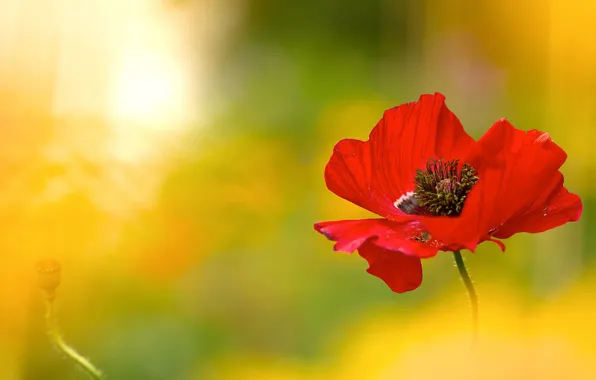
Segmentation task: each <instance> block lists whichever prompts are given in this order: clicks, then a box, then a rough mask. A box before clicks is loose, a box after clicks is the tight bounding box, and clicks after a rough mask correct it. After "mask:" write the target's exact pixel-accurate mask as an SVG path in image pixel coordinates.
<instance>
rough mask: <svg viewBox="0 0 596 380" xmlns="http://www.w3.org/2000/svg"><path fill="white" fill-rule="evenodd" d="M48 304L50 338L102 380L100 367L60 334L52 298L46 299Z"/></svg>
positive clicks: (47, 316) (47, 318) (75, 360)
mask: <svg viewBox="0 0 596 380" xmlns="http://www.w3.org/2000/svg"><path fill="white" fill-rule="evenodd" d="M45 304H46V314H45V317H46V325H47V329H48V336H49V337H50V340H51V341H52V343H54V345H55V346H56V348H58V349H59V350H60V351H61V352H63V353H64V354H65V355H66V356H68V357H69V358H70V359H71V360H73V361H74V362H76V363H77V364H78V365H80V366H81V367H82V368H83V369H84V370H85V372H87V373H88V374H89V375H90V376H91V377H92V378H94V379H95V380H102V379H103V377H102V374H101V371H100V370H99V369H97V368H96V367H95V366H94V365H93V364H92V363H91V361H90V360H89V359H87V358H86V357H84V356H82V355H81V354H79V353H78V352H77V351H76V350H75V349H74V348H72V347H71V346H69V345H68V344H67V343H66V342H65V341H64V338H63V337H62V334H60V329H59V328H58V323H57V321H56V312H55V310H54V302H52V300H51V299H46V300H45Z"/></svg>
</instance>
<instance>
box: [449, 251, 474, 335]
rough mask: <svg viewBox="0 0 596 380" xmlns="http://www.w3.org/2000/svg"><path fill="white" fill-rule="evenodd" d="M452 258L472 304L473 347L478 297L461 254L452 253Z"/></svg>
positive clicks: (457, 252)
mask: <svg viewBox="0 0 596 380" xmlns="http://www.w3.org/2000/svg"><path fill="white" fill-rule="evenodd" d="M453 257H454V258H455V264H456V265H457V270H459V274H460V276H461V279H462V280H463V281H464V285H466V289H468V295H469V296H470V303H471V304H472V345H473V346H474V345H476V341H477V340H478V296H477V295H476V290H475V289H474V284H472V280H471V279H470V275H469V274H468V271H467V270H466V265H465V264H464V259H463V257H462V256H461V252H460V251H455V252H453Z"/></svg>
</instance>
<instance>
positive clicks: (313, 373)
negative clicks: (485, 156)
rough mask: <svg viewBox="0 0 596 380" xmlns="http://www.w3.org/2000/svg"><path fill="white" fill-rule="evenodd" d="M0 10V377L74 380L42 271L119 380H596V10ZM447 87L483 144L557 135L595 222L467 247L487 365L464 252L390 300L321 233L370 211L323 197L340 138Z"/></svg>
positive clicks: (569, 182)
mask: <svg viewBox="0 0 596 380" xmlns="http://www.w3.org/2000/svg"><path fill="white" fill-rule="evenodd" d="M0 5H1V6H2V12H0V155H1V159H0V175H1V178H2V186H1V187H0V215H2V218H1V219H0V226H1V228H2V234H1V236H2V239H0V251H1V252H2V264H1V265H0V378H1V379H7V380H29V379H31V380H33V379H40V378H47V379H65V380H70V379H79V378H84V376H85V375H84V374H83V373H82V372H81V371H78V370H77V368H76V367H75V366H74V365H73V364H71V363H70V362H69V361H67V360H65V358H63V357H62V355H61V354H60V353H58V352H57V351H56V350H54V349H53V348H52V346H51V345H50V344H49V342H48V340H47V337H46V336H45V331H44V329H45V327H44V324H43V322H44V321H43V304H42V295H41V293H40V291H39V289H37V284H36V280H37V279H36V273H35V270H34V265H35V263H36V262H37V261H38V260H40V259H42V258H46V257H52V258H54V259H57V260H59V261H60V262H61V264H62V273H63V278H62V284H61V285H60V288H59V289H58V298H57V300H56V303H57V307H58V313H59V320H60V324H61V328H62V330H63V332H64V335H65V337H66V338H67V340H68V341H69V342H71V343H72V344H73V345H74V346H75V347H77V348H78V349H79V350H80V351H81V352H82V353H83V354H84V355H85V356H88V357H89V358H91V359H92V361H93V362H95V363H96V364H97V365H98V366H99V367H101V368H102V369H103V371H104V372H105V373H106V374H107V376H108V378H110V379H126V380H134V379H143V380H152V379H156V380H158V379H165V380H177V379H180V380H194V379H213V380H219V379H221V380H232V379H247V380H273V379H279V380H286V379H287V380H293V379H313V380H319V379H331V380H333V379H342V380H345V379H347V380H350V379H372V380H377V379H378V380H387V379H533V378H536V379H566V378H572V379H594V378H596V370H594V366H593V364H592V363H594V362H595V361H596V349H595V348H594V347H593V342H594V341H595V340H596V332H595V331H596V330H595V329H594V328H593V326H592V320H594V318H595V317H596V303H595V302H594V294H595V293H596V260H595V259H596V255H595V252H596V251H595V244H596V240H594V238H593V236H595V235H594V232H595V231H596V222H595V221H594V220H592V216H593V214H594V208H595V204H596V203H594V200H595V199H596V198H595V196H594V194H595V193H594V192H595V191H596V188H595V182H594V181H593V180H592V178H594V173H595V170H596V160H595V159H594V158H593V153H594V149H593V146H594V141H596V132H595V131H596V92H595V91H594V88H595V85H596V71H595V70H594V67H596V45H595V44H594V43H593V41H594V40H595V38H596V32H595V31H594V28H593V26H592V23H593V20H594V19H596V3H594V2H592V1H576V2H572V3H569V2H563V1H561V0H544V1H527V2H524V3H519V2H514V1H510V0H508V1H501V2H475V1H465V0H447V1H444V2H441V3H439V2H434V1H430V0H424V1H416V0H403V1H386V0H371V1H369V2H362V1H355V0H343V1H340V0H329V1H325V2H319V1H315V0H305V1H302V2H295V3H294V2H279V1H275V0H258V1H257V0H229V1H212V0H134V1H116V0H103V1H99V0H77V1H75V0H46V1H42V0H0ZM435 91H438V92H441V93H443V94H445V95H446V97H447V104H448V106H449V107H450V108H451V110H453V111H454V112H455V113H456V115H458V117H459V118H460V119H461V121H462V123H463V125H464V127H465V128H466V130H467V131H468V132H469V133H470V134H471V135H472V136H473V137H475V138H478V137H480V136H481V135H482V134H483V133H484V131H486V130H487V129H488V128H489V127H490V125H491V124H492V123H493V122H494V121H495V120H497V119H499V118H501V117H507V118H508V119H509V120H510V121H511V122H512V123H513V124H514V125H515V126H517V127H518V128H521V129H524V130H527V129H540V130H544V131H547V132H548V133H549V135H550V136H551V137H552V138H553V139H554V141H555V142H556V143H558V144H559V145H560V146H561V147H562V148H563V149H564V150H565V151H566V152H567V153H568V160H567V162H566V163H565V165H564V166H563V168H562V172H563V174H564V175H565V183H566V186H567V187H568V188H569V189H570V191H572V192H575V193H578V194H579V195H580V196H581V197H582V200H583V203H584V214H583V216H582V220H581V221H580V222H578V223H572V224H569V225H565V226H563V227H561V228H558V229H556V230H553V231H548V232H545V233H543V234H538V235H527V234H524V235H519V236H518V235H516V236H514V237H512V238H510V239H508V241H506V242H505V243H506V245H507V251H506V252H504V253H502V252H501V251H500V250H499V249H498V247H497V246H496V245H492V244H485V245H482V246H481V247H480V248H479V250H478V251H477V253H476V254H473V255H472V254H470V253H469V252H465V253H464V255H465V257H466V260H467V261H466V262H467V264H468V266H469V268H470V270H471V273H472V277H473V279H474V281H475V284H476V286H477V288H478V292H479V296H480V335H479V341H478V346H477V347H476V348H475V349H471V347H470V339H471V325H470V321H471V310H470V307H469V301H468V299H467V296H466V293H465V289H464V287H463V285H462V284H461V281H460V280H459V279H458V275H457V271H456V269H455V268H454V265H453V262H452V257H451V256H450V254H448V253H440V254H439V255H438V256H437V257H436V258H433V259H430V260H425V261H424V263H423V265H424V282H423V285H422V286H421V287H420V288H419V289H417V290H416V291H414V292H411V293H408V294H403V295H398V294H394V293H392V292H391V291H390V290H389V289H388V288H387V287H386V285H385V284H383V283H382V282H381V281H380V280H378V279H377V278H375V277H373V276H370V275H368V274H367V273H366V272H365V269H366V262H365V261H364V260H362V259H361V258H359V257H357V255H352V256H349V255H344V254H341V253H335V252H333V251H332V243H331V242H329V241H327V240H326V239H325V238H324V237H323V236H321V235H319V234H317V233H316V232H315V231H314V230H313V227H312V226H313V223H314V222H317V221H322V220H337V219H358V218H366V217H370V215H371V214H370V213H369V212H368V211H366V210H362V209H360V208H358V207H356V206H354V205H352V204H350V203H348V202H346V201H344V200H343V199H340V198H338V197H337V196H335V195H334V194H332V193H330V192H329V191H328V190H327V188H326V187H325V183H324V179H323V170H324V166H325V164H326V162H327V160H328V159H329V156H330V154H331V152H332V148H333V146H334V144H335V143H336V142H337V141H339V140H340V139H343V138H357V139H366V137H367V136H368V133H369V132H370V130H371V129H372V127H373V126H374V125H375V124H376V122H377V121H378V120H379V118H380V117H381V116H382V113H383V111H384V110H385V109H388V108H390V107H393V106H395V105H398V104H401V103H404V102H409V101H413V100H416V99H417V98H418V97H419V95H420V94H422V93H428V92H435ZM536 165H540V163H538V162H537V163H536ZM536 186H540V184H536ZM490 208H491V205H486V210H484V211H483V212H490Z"/></svg>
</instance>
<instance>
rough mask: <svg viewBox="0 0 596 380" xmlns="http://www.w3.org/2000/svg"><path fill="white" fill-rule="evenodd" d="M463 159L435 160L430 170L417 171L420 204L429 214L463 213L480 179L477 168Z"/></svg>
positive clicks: (450, 214) (429, 167) (431, 162)
mask: <svg viewBox="0 0 596 380" xmlns="http://www.w3.org/2000/svg"><path fill="white" fill-rule="evenodd" d="M458 165H459V160H449V161H447V160H442V159H441V160H435V159H431V160H429V161H428V163H427V164H426V170H417V171H416V177H415V179H414V182H415V184H416V187H415V189H414V194H415V195H416V199H417V200H418V204H419V205H420V206H421V207H423V208H424V209H425V210H426V211H427V212H428V213H429V214H431V215H437V216H457V215H459V214H460V213H461V210H462V208H463V206H464V201H465V200H466V196H467V195H468V193H469V192H470V190H472V187H473V186H474V185H475V184H476V182H478V176H476V170H475V169H474V168H473V167H471V166H470V165H469V164H463V165H462V167H461V170H458Z"/></svg>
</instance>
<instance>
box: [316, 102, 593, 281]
mask: <svg viewBox="0 0 596 380" xmlns="http://www.w3.org/2000/svg"><path fill="white" fill-rule="evenodd" d="M566 158H567V155H566V153H565V152H564V151H563V150H562V149H561V148H560V147H559V146H557V145H556V144H555V143H554V142H553V141H552V139H551V138H550V137H549V135H548V133H543V132H540V131H537V130H531V131H528V132H524V131H521V130H519V129H516V128H514V127H513V126H512V125H511V124H510V123H509V122H508V121H507V120H506V119H501V120H498V121H497V122H496V123H495V124H494V125H493V126H492V127H491V128H490V129H489V130H488V131H487V132H486V133H485V134H484V136H482V138H481V139H480V140H478V141H475V140H474V139H472V138H471V137H470V136H468V134H467V133H466V132H465V131H464V129H463V127H462V125H461V123H460V121H459V120H458V119H457V117H456V116H455V115H454V114H453V113H452V112H451V111H450V110H449V109H448V108H447V107H446V106H445V97H444V96H443V95H441V94H438V93H435V94H434V95H422V96H421V97H420V99H419V100H418V101H417V102H413V103H408V104H404V105H401V106H398V107H395V108H392V109H390V110H387V111H385V114H384V115H383V118H382V119H381V120H380V121H379V123H378V124H377V125H376V126H375V127H374V128H373V130H372V132H371V133H370V136H369V139H368V141H359V140H351V139H345V140H341V141H340V142H339V143H337V145H336V146H335V148H334V150H333V155H332V156H331V159H330V160H329V163H328V164H327V166H326V168H325V181H326V183H327V187H328V188H329V190H331V191H332V192H334V193H335V194H337V195H338V196H340V197H342V198H344V199H346V200H348V201H350V202H352V203H354V204H356V205H358V206H360V207H363V208H365V209H367V210H369V211H371V212H373V213H375V214H378V215H379V216H381V218H377V219H364V220H340V221H332V222H321V223H316V224H315V226H314V227H315V229H316V230H317V231H319V232H320V233H322V234H324V235H325V236H326V237H327V238H329V239H330V240H333V241H335V242H336V244H335V247H334V249H335V250H336V251H344V252H348V253H351V252H354V251H355V250H358V252H359V253H360V256H362V257H363V258H365V259H366V260H367V261H368V263H369V268H368V272H369V273H370V274H373V275H375V276H377V277H379V278H381V279H382V280H383V281H385V283H387V285H389V287H390V288H391V289H392V290H393V291H395V292H398V293H403V292H406V291H410V290H414V289H416V288H417V287H418V286H420V284H421V282H422V266H421V262H420V259H421V258H428V257H432V256H434V255H436V254H437V252H438V251H459V250H461V249H469V250H471V251H474V250H475V248H476V246H477V245H478V244H480V243H482V242H484V241H487V240H488V241H493V242H495V243H497V244H499V246H500V247H501V249H502V250H505V245H504V244H503V243H502V242H501V241H499V240H496V239H505V238H508V237H510V236H511V235H513V234H515V233H518V232H529V233H536V232H542V231H546V230H549V229H551V228H554V227H557V226H560V225H562V224H565V223H567V222H569V221H576V220H578V219H579V218H580V215H581V213H582V203H581V200H580V198H579V197H578V196H577V195H575V194H572V193H569V192H568V191H567V189H565V187H564V186H563V175H562V174H561V172H560V171H559V168H560V167H561V165H562V164H563V162H565V159H566Z"/></svg>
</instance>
